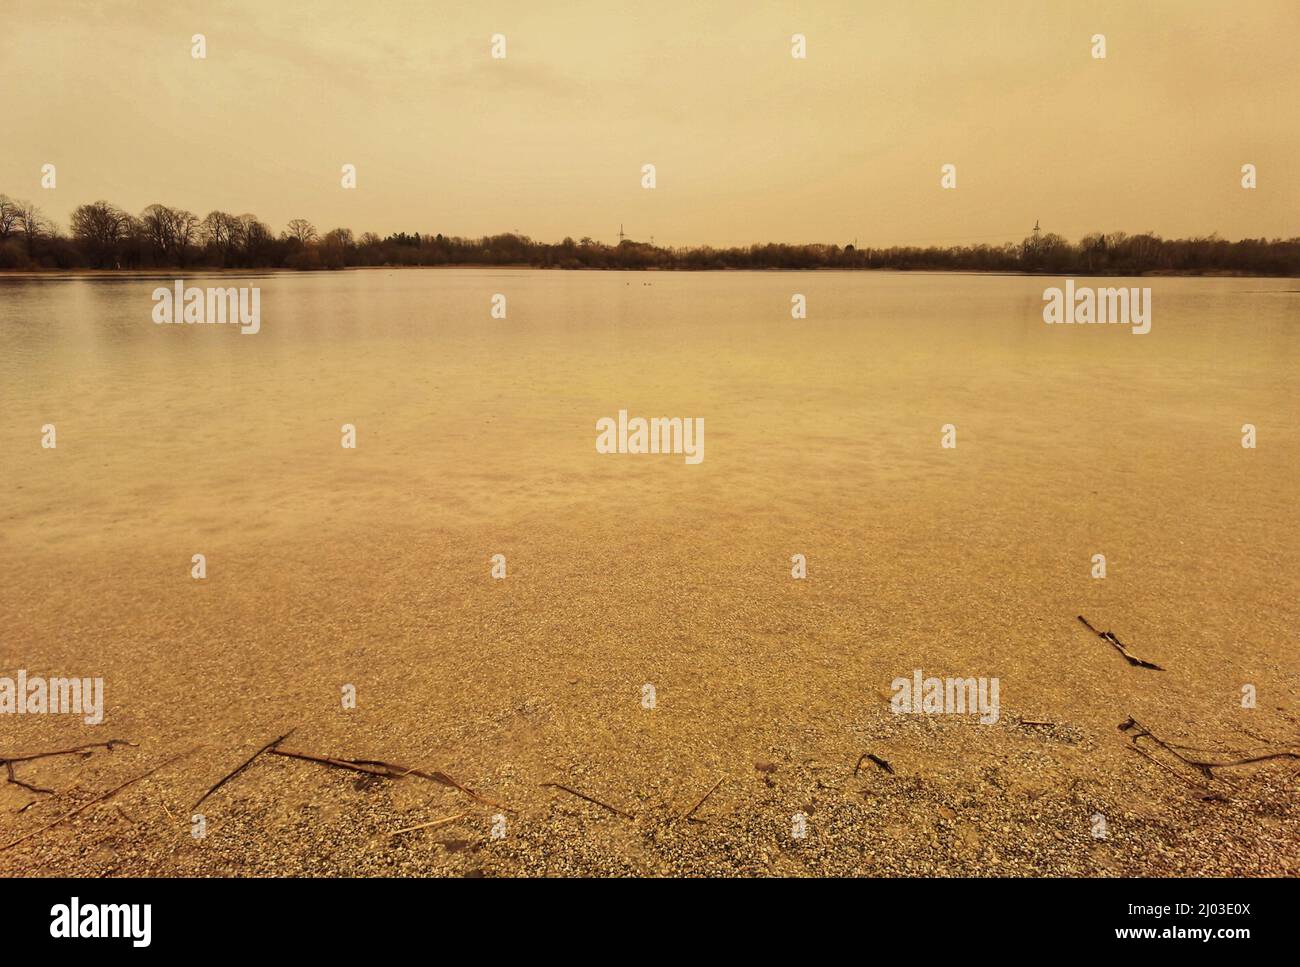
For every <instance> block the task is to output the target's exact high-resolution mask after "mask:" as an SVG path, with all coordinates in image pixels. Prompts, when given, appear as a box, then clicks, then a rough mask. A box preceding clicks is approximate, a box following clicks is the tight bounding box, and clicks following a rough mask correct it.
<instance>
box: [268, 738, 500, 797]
mask: <svg viewBox="0 0 1300 967" xmlns="http://www.w3.org/2000/svg"><path fill="white" fill-rule="evenodd" d="M267 751H269V752H270V753H271V754H272V755H282V756H285V757H286V758H289V759H302V760H304V761H306V762H316V763H319V764H320V765H323V766H330V767H332V768H335V769H349V770H351V771H353V772H364V773H366V774H367V775H371V776H379V778H381V779H405V778H406V777H407V776H416V777H418V778H420V779H428V780H429V781H431V782H438V783H441V784H442V785H444V786H451V787H452V788H453V789H459V790H460V791H461V792H463V793H464V794H465V795H467V796H469V797H470V798H471V799H473V800H474V801H475V802H480V803H483V804H484V805H485V806H493V807H495V808H497V809H504V810H505V811H506V812H514V810H513V809H511V808H510V807H509V806H506V805H503V804H501V803H499V802H494V801H493V800H491V799H488V798H487V797H486V796H480V795H479V794H478V793H476V792H475V791H474V790H473V789H470V788H469V787H468V786H464V785H462V784H461V783H459V782H457V781H456V780H455V779H453V778H452V777H451V776H449V775H447V773H445V772H441V771H438V770H436V769H435V770H434V771H433V772H424V771H423V770H420V769H416V768H414V767H412V766H403V765H398V764H396V763H394V762H384V761H383V760H381V759H336V758H334V757H333V756H327V755H315V754H313V753H311V752H295V751H291V750H289V749H281V748H279V747H278V746H272V747H271V748H270V749H268V750H267Z"/></svg>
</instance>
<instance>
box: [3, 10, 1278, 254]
mask: <svg viewBox="0 0 1300 967" xmlns="http://www.w3.org/2000/svg"><path fill="white" fill-rule="evenodd" d="M0 8H2V13H3V17H2V21H3V33H4V42H3V52H0V91H3V92H4V93H3V100H4V116H5V127H6V132H5V136H4V141H3V143H4V147H3V150H2V151H0V193H4V194H8V195H11V196H15V197H19V198H29V199H31V200H32V201H34V202H36V203H37V204H38V205H40V206H41V208H42V209H43V210H44V211H45V213H46V214H47V215H49V216H50V217H52V218H53V219H54V220H55V221H56V222H57V223H58V224H59V225H60V227H62V228H64V229H65V230H66V228H67V222H68V215H69V213H70V212H71V210H72V208H73V207H75V206H76V205H78V204H81V203H83V202H88V201H93V200H95V199H97V198H104V199H107V200H109V201H112V202H115V203H117V204H119V205H121V206H122V207H125V208H127V209H129V210H131V211H134V212H138V211H139V210H140V209H142V208H144V207H145V206H146V205H148V204H150V203H152V202H162V203H165V204H169V205H175V206H179V207H183V208H188V209H190V210H191V211H193V212H195V213H197V214H198V215H199V216H200V217H202V216H203V215H204V214H206V213H207V212H208V211H210V210H212V209H214V208H219V209H223V210H226V211H230V212H233V213H240V212H254V213H256V214H257V215H259V216H260V217H261V218H262V219H263V220H265V221H267V222H268V223H269V224H270V225H271V226H272V227H273V228H274V229H275V230H277V231H279V230H280V229H282V228H283V227H284V225H285V223H286V222H287V221H288V220H289V219H291V218H295V217H304V218H308V219H310V220H311V221H312V222H314V223H315V224H316V226H317V227H318V228H320V229H321V230H322V231H323V230H325V229H328V228H332V227H335V226H339V225H344V226H348V227H350V228H352V229H353V230H354V231H356V232H357V233H358V234H359V233H360V232H363V231H376V232H379V233H381V234H384V233H387V232H389V231H395V230H399V229H400V230H406V231H414V230H420V231H426V232H443V233H446V234H455V235H467V236H477V235H482V234H488V233H495V232H502V231H514V230H518V231H520V232H523V233H525V234H527V235H531V236H533V237H534V238H538V239H542V240H548V241H550V240H558V239H560V238H562V237H563V236H565V235H571V236H573V237H575V238H580V237H581V236H583V235H591V236H592V237H594V238H598V239H602V240H605V241H611V240H613V239H614V238H615V235H616V233H617V231H618V226H619V223H620V222H622V223H624V224H625V225H626V229H627V232H628V235H629V236H631V237H633V238H637V239H648V238H649V237H650V236H651V235H653V236H654V237H655V241H656V242H657V243H659V244H701V243H712V244H721V245H734V244H747V243H749V242H752V241H790V242H811V241H822V242H836V243H840V244H843V243H845V242H851V241H853V240H854V239H857V240H858V241H859V244H864V245H865V244H886V243H892V242H898V243H907V244H946V243H952V242H961V243H967V242H969V243H974V242H980V241H986V242H990V243H997V242H1001V241H1007V240H1012V239H1019V238H1021V237H1022V236H1023V235H1025V234H1026V233H1027V231H1028V230H1029V229H1030V228H1031V227H1032V226H1033V223H1034V220H1035V219H1039V220H1041V222H1042V224H1043V227H1044V228H1045V229H1047V230H1051V231H1056V232H1059V233H1061V234H1063V235H1066V236H1067V237H1071V238H1077V237H1078V236H1080V235H1082V234H1084V233H1085V232H1088V231H1093V230H1097V229H1103V230H1125V231H1142V230H1147V229H1150V230H1153V231H1156V232H1158V233H1160V234H1163V235H1166V236H1178V235H1199V234H1208V233H1210V232H1215V231H1217V232H1219V233H1220V234H1221V235H1224V236H1227V237H1230V238H1239V237H1243V236H1270V237H1271V236H1287V237H1289V236H1295V235H1298V234H1300V220H1298V219H1297V213H1298V212H1300V110H1298V107H1300V101H1298V97H1297V95H1298V94H1300V66H1297V62H1298V58H1297V55H1296V52H1295V46H1294V45H1295V44H1296V42H1297V39H1300V2H1297V0H1229V2H1219V0H1142V2H1140V3H1139V2H1135V0H1119V2H1076V0H979V2H975V0H871V2H867V0H844V2H834V0H822V2H812V0H804V2H783V3H776V2H763V0H743V2H718V3H705V2H701V0H683V2H678V0H655V2H647V0H642V2H639V3H624V2H617V0H602V2H572V0H566V2H564V3H562V4H539V3H535V2H513V0H511V2H504V0H503V2H493V0H482V2H479V0H476V2H474V3H465V2H455V3H443V2H430V0H413V2H400V3H399V2H387V0H370V2H364V3H343V2H336V0H311V2H306V0H276V2H273V3H272V2H266V0H255V2H242V0H240V2H231V0H222V2H219V3H216V2H206V3H187V2H184V0H179V2H170V0H169V2H164V0H156V2H155V0H150V2H144V0H141V2H126V0H118V2H114V0H108V2H94V3H92V2H57V0H0ZM546 8H550V9H549V10H548V9H546ZM796 32H798V33H803V34H805V35H806V36H807V38H808V59H807V60H805V61H798V60H794V59H793V58H791V56H790V35H791V34H793V33H796ZM194 33H203V34H205V35H206V36H207V41H208V57H207V59H206V60H194V59H192V58H191V56H190V36H191V35H192V34H194ZM494 33H502V34H505V35H506V38H507V51H508V53H507V57H506V59H505V60H493V59H492V58H491V57H490V56H489V43H490V37H491V35H492V34H494ZM1094 33H1104V34H1105V35H1106V39H1107V48H1108V50H1107V54H1108V56H1107V58H1106V59H1105V60H1094V59H1093V58H1092V57H1091V55H1090V38H1091V36H1092V35H1093V34H1094ZM345 162H349V163H352V164H355V165H356V166H357V169H358V182H359V184H358V188H357V190H355V191H345V190H343V189H342V188H340V186H339V177H340V171H339V169H340V166H341V165H342V164H343V163H345ZM648 162H649V163H654V164H655V165H656V166H657V170H658V187H657V188H655V189H654V190H652V191H648V190H645V189H643V188H641V186H640V169H641V165H642V164H645V163H648ZM1247 162H1250V163H1253V164H1255V165H1257V167H1258V170H1259V187H1258V189H1256V190H1255V191H1246V190H1243V189H1242V188H1241V187H1240V177H1241V176H1240V168H1241V165H1242V164H1244V163H1247ZM45 163H53V164H55V165H57V168H58V187H57V189H55V190H52V191H50V190H43V189H42V188H41V187H40V169H41V165H42V164H45ZM944 163H953V164H955V165H956V166H957V177H958V187H957V190H956V191H942V190H941V189H940V187H939V174H940V172H939V169H940V166H941V165H942V164H944Z"/></svg>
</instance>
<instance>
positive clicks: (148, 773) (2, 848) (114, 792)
mask: <svg viewBox="0 0 1300 967" xmlns="http://www.w3.org/2000/svg"><path fill="white" fill-rule="evenodd" d="M193 751H194V750H193V749H190V750H189V752H181V753H179V754H178V755H174V756H172V757H171V758H170V759H168V760H166V761H165V762H160V763H158V765H156V766H154V767H153V768H152V769H149V770H146V771H145V772H142V773H140V775H138V776H136V777H135V778H134V779H128V780H127V781H126V782H124V783H122V784H121V785H119V786H114V787H113V788H112V789H110V790H108V792H106V793H103V794H101V795H98V796H96V797H95V798H94V799H92V800H90V802H88V803H84V804H83V805H80V806H78V807H77V808H76V809H74V810H73V811H72V812H70V813H68V814H67V815H66V816H62V817H60V818H59V819H56V820H55V821H54V822H52V823H50V824H49V825H47V826H42V827H41V828H40V829H34V830H32V831H31V832H30V833H27V834H25V835H23V836H19V837H18V838H17V839H15V840H13V841H11V842H8V843H5V845H3V846H0V853H3V852H4V851H5V850H7V849H9V848H10V847H11V846H17V845H18V844H19V843H21V842H23V841H24V840H29V839H31V838H32V837H33V836H39V835H40V834H41V833H43V832H45V831H46V830H48V829H53V828H54V827H55V826H61V825H63V824H64V823H66V822H67V821H68V820H69V819H72V818H73V817H74V816H77V815H79V814H81V813H83V812H85V811H86V810H87V809H89V808H90V807H91V806H93V805H95V804H96V803H101V802H104V801H105V800H107V799H112V798H113V797H114V796H116V795H117V794H118V793H119V792H121V791H122V790H123V789H125V788H126V787H127V786H131V785H134V784H135V783H137V782H139V781H140V780H141V779H147V778H149V777H150V776H152V775H153V774H154V773H155V772H158V771H159V770H160V769H163V768H165V767H166V766H169V765H171V764H172V763H173V762H175V761H176V760H177V759H183V758H184V757H185V756H187V755H189V754H190V752H193Z"/></svg>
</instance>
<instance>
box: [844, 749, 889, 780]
mask: <svg viewBox="0 0 1300 967" xmlns="http://www.w3.org/2000/svg"><path fill="white" fill-rule="evenodd" d="M868 759H870V760H871V761H872V762H874V763H875V764H876V765H877V766H879V767H880V768H881V769H884V770H885V771H886V772H888V773H889V774H890V775H891V776H892V775H893V774H894V767H893V766H891V765H890V764H889V761H888V760H887V759H882V758H880V756H878V755H872V754H871V753H870V752H864V753H862V755H860V756H858V763H857V765H855V766H854V767H853V774H854V775H855V776H856V775H857V774H858V771H859V770H860V769H861V768H862V763H864V762H866V761H867V760H868Z"/></svg>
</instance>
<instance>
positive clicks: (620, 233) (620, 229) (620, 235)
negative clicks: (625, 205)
mask: <svg viewBox="0 0 1300 967" xmlns="http://www.w3.org/2000/svg"><path fill="white" fill-rule="evenodd" d="M625 238H627V236H626V235H624V234H623V223H622V222H619V223H618V244H619V245H622V244H623V239H625Z"/></svg>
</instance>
